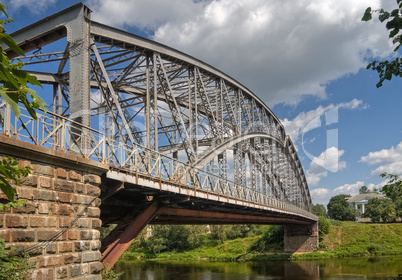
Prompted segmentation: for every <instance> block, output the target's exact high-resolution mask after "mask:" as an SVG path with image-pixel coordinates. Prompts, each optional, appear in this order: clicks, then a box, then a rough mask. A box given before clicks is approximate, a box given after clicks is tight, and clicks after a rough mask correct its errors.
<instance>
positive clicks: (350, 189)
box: [310, 181, 387, 206]
mask: <svg viewBox="0 0 402 280" xmlns="http://www.w3.org/2000/svg"><path fill="white" fill-rule="evenodd" d="M386 182H387V181H383V182H381V183H379V184H377V185H375V184H367V185H366V187H367V188H368V189H369V190H370V191H373V190H374V189H376V190H379V189H381V188H382V187H383V186H384V185H385V183H386ZM364 185H365V184H364V181H357V182H356V183H352V184H344V185H342V186H339V187H337V188H335V189H327V188H316V189H313V190H311V191H310V194H311V199H312V200H313V203H314V204H323V205H324V206H327V204H328V202H329V200H330V199H331V197H333V196H336V195H338V194H350V195H351V196H354V195H357V194H359V189H360V188H361V187H362V186H364Z"/></svg>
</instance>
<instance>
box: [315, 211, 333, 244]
mask: <svg viewBox="0 0 402 280" xmlns="http://www.w3.org/2000/svg"><path fill="white" fill-rule="evenodd" d="M330 228H331V224H330V223H329V222H328V220H327V219H325V218H324V217H322V216H320V217H319V220H318V238H319V241H320V242H322V241H323V240H324V236H325V235H326V234H328V233H329V229H330Z"/></svg>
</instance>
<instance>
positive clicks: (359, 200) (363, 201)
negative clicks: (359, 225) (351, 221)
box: [346, 193, 384, 217]
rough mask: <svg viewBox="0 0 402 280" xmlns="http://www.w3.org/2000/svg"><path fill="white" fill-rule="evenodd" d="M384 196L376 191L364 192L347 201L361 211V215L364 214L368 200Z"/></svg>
mask: <svg viewBox="0 0 402 280" xmlns="http://www.w3.org/2000/svg"><path fill="white" fill-rule="evenodd" d="M383 197H384V196H383V195H381V194H376V193H362V194H358V195H356V196H353V197H351V198H349V199H347V200H346V201H347V202H348V203H349V206H350V207H353V208H355V209H356V210H357V211H358V212H359V216H360V217H361V216H362V215H363V214H364V211H365V208H366V205H367V203H368V201H369V200H370V199H372V198H383Z"/></svg>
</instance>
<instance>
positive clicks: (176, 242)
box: [145, 225, 201, 254]
mask: <svg viewBox="0 0 402 280" xmlns="http://www.w3.org/2000/svg"><path fill="white" fill-rule="evenodd" d="M199 233H200V228H199V227H197V226H189V225H156V226H154V227H153V230H152V236H151V237H150V238H149V239H148V240H147V241H146V242H145V245H146V248H147V249H148V250H149V251H150V252H152V253H154V254H156V253H160V252H164V251H171V250H175V251H183V250H188V249H193V248H196V247H198V246H199V245H200V241H201V240H200V235H199Z"/></svg>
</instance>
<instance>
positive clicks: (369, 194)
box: [347, 193, 384, 203]
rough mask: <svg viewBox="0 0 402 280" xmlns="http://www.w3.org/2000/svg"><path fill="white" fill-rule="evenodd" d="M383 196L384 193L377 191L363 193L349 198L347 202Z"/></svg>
mask: <svg viewBox="0 0 402 280" xmlns="http://www.w3.org/2000/svg"><path fill="white" fill-rule="evenodd" d="M375 197H377V198H383V197H384V196H383V195H382V194H377V193H362V194H358V195H355V196H353V197H351V198H349V199H347V202H349V203H353V202H357V201H361V200H369V199H372V198H375Z"/></svg>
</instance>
